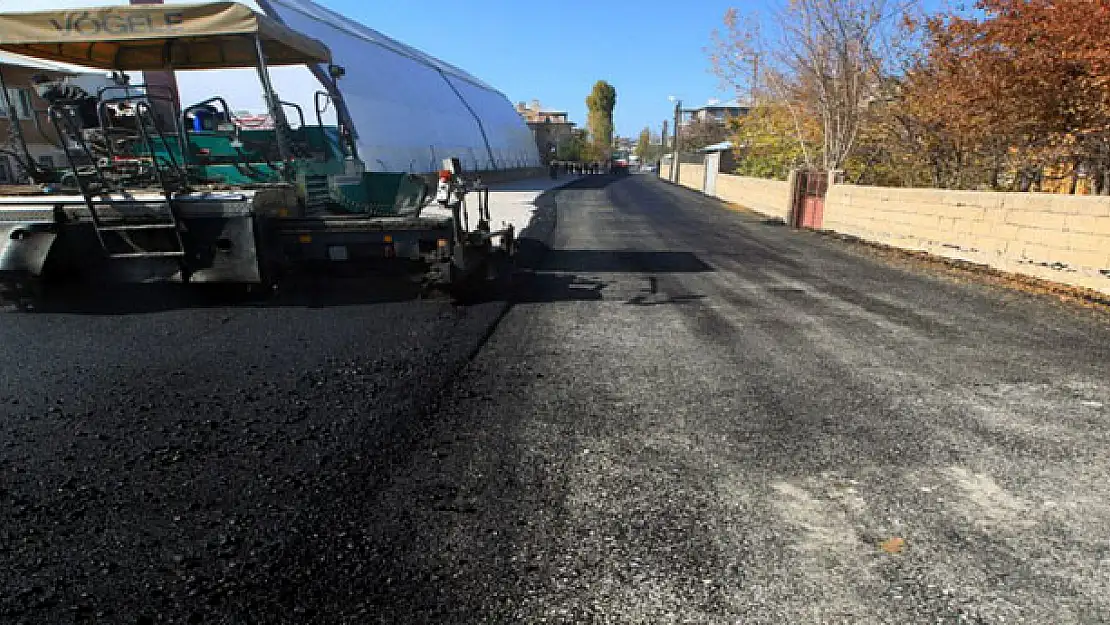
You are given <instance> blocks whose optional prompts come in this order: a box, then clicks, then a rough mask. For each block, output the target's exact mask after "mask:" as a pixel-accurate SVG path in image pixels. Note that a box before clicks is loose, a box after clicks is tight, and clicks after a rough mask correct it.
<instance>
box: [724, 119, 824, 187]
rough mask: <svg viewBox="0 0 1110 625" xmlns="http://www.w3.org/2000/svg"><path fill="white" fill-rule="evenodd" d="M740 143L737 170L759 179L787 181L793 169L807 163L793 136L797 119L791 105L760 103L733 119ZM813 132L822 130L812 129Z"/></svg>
mask: <svg viewBox="0 0 1110 625" xmlns="http://www.w3.org/2000/svg"><path fill="white" fill-rule="evenodd" d="M728 123H729V127H730V129H731V130H732V142H733V143H734V144H735V145H736V148H735V149H736V154H737V156H738V157H739V158H738V159H737V168H736V169H737V172H736V173H739V174H741V175H745V176H754V177H757V178H775V179H779V180H785V179H786V177H787V176H788V175H789V174H790V170H791V169H794V168H796V167H800V166H801V165H802V164H803V163H804V162H805V155H804V154H803V153H802V149H801V146H800V144H799V142H798V141H797V139H796V138H795V137H794V136H793V135H794V133H795V126H794V120H793V118H792V117H791V115H790V112H789V111H788V110H787V108H786V107H785V106H783V105H781V104H778V103H776V102H765V103H761V104H759V105H757V106H756V107H755V108H753V109H752V110H751V111H750V112H749V113H748V114H747V115H743V116H741V117H736V118H733V119H730V120H729V122H728ZM810 132H811V134H815V133H816V132H819V130H817V129H811V130H810Z"/></svg>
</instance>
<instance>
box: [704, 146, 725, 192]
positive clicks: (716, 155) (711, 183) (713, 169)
mask: <svg viewBox="0 0 1110 625" xmlns="http://www.w3.org/2000/svg"><path fill="white" fill-rule="evenodd" d="M720 170H721V153H720V152H710V153H709V154H706V155H705V184H704V185H703V186H702V188H703V189H705V194H706V195H711V196H713V197H716V196H717V172H719V171H720Z"/></svg>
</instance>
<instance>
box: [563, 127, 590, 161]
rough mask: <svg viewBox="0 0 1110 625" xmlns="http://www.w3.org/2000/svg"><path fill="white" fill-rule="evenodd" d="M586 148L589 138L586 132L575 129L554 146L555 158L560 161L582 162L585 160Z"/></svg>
mask: <svg viewBox="0 0 1110 625" xmlns="http://www.w3.org/2000/svg"><path fill="white" fill-rule="evenodd" d="M588 147H589V136H588V135H587V134H586V131H585V130H580V129H575V130H573V131H572V132H571V134H570V136H568V137H565V138H564V139H563V140H562V141H560V142H559V145H558V146H556V148H555V157H556V158H557V159H559V160H560V161H583V160H586V158H585V156H586V152H587V148H588Z"/></svg>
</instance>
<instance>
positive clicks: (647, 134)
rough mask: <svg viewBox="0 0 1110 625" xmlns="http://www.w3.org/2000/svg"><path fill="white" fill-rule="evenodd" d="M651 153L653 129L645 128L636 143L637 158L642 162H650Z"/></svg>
mask: <svg viewBox="0 0 1110 625" xmlns="http://www.w3.org/2000/svg"><path fill="white" fill-rule="evenodd" d="M650 152H651V128H648V127H647V126H644V129H643V130H641V131H640V138H639V140H638V141H636V156H637V157H639V158H640V160H641V161H646V160H648V154H649V153H650Z"/></svg>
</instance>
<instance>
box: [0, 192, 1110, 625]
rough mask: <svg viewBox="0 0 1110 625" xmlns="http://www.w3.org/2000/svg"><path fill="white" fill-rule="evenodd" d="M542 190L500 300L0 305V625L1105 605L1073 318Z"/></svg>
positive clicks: (1098, 408)
mask: <svg viewBox="0 0 1110 625" xmlns="http://www.w3.org/2000/svg"><path fill="white" fill-rule="evenodd" d="M543 206H544V208H543V210H541V217H542V219H541V221H540V222H539V224H538V225H537V226H536V227H535V228H533V230H532V232H531V236H532V238H531V239H530V240H526V241H525V242H524V252H525V260H526V261H527V262H526V263H525V264H526V265H528V269H527V270H526V271H524V272H522V275H520V276H518V279H517V280H516V284H515V287H514V290H513V291H511V300H512V301H511V303H510V302H505V301H498V300H494V301H486V302H482V303H471V304H468V305H465V306H462V305H456V304H453V303H451V302H450V301H447V300H445V299H443V298H431V299H420V298H417V297H416V295H415V290H413V289H406V288H401V287H396V286H388V285H387V284H386V283H385V282H384V281H377V280H361V279H353V278H345V279H338V278H337V279H336V280H335V281H334V283H331V282H329V283H328V284H326V285H318V286H316V287H313V286H311V285H309V286H303V285H302V286H303V289H304V291H303V292H301V293H299V294H295V295H288V296H282V297H279V298H277V299H276V300H275V301H272V302H269V303H266V304H262V305H252V304H239V305H231V304H222V303H212V302H204V303H197V302H194V301H192V299H190V298H180V297H178V296H176V295H173V296H171V295H157V296H154V295H152V294H151V293H149V292H145V291H144V292H142V293H140V294H138V295H135V294H133V293H132V294H120V293H111V294H107V293H105V294H101V295H98V294H93V295H92V296H90V297H86V298H85V299H84V300H83V301H81V302H78V303H75V304H73V305H72V306H69V307H68V308H67V307H56V308H49V307H48V308H46V309H44V310H42V311H40V312H37V313H18V312H6V313H5V314H3V315H0V363H3V364H2V365H0V382H2V383H0V462H2V470H3V473H2V474H0V622H3V623H9V622H10V623H68V622H101V623H372V622H382V623H435V622H463V623H473V622H524V623H533V622H561V623H583V622H598V623H608V622H620V623H625V622H627V623H666V622H692V623H963V622H970V623H976V622H979V623H1003V622H1005V623H1020V622H1025V623H1048V622H1051V623H1096V622H1107V621H1110V592H1108V591H1110V540H1108V538H1107V536H1108V535H1110V534H1108V533H1107V528H1108V527H1110V479H1108V478H1110V460H1108V454H1107V450H1108V445H1110V428H1108V426H1107V419H1108V418H1110V380H1108V373H1110V328H1108V327H1107V326H1106V325H1105V324H1103V323H1100V322H1099V321H1097V320H1096V319H1095V318H1093V317H1092V316H1090V315H1087V314H1085V313H1082V312H1076V311H1072V310H1069V309H1067V308H1064V307H1062V306H1059V305H1056V304H1053V303H1051V302H1049V301H1046V300H1043V299H1039V298H1037V297H1036V296H1032V295H1027V294H1024V293H1018V292H1010V291H1006V290H1003V289H1001V288H997V287H988V286H982V285H975V284H966V283H957V282H954V281H951V280H946V279H944V278H943V277H941V276H935V275H927V274H925V273H919V272H916V271H913V270H910V269H907V268H895V267H891V266H886V265H883V264H880V263H879V262H878V261H876V260H874V259H869V258H867V257H865V256H863V255H861V254H858V253H855V252H854V251H853V249H852V248H851V246H850V245H846V244H844V243H842V242H836V241H830V240H828V239H826V238H824V237H821V236H818V235H814V234H812V233H802V232H797V231H793V230H790V229H788V228H785V227H781V226H776V225H772V224H769V223H765V222H764V221H762V220H760V219H757V218H755V217H752V216H750V215H747V214H743V213H739V212H734V211H730V210H728V209H726V208H725V207H723V206H722V205H720V204H719V203H717V202H715V201H713V200H710V199H707V198H704V197H701V196H700V195H698V194H695V193H693V192H690V191H687V190H685V189H680V188H677V187H674V186H672V185H669V184H666V183H663V182H660V181H658V180H655V179H653V178H650V177H648V176H630V177H623V178H611V177H605V176H588V177H586V178H585V179H583V180H581V181H579V182H576V183H573V184H571V185H569V186H568V187H566V188H564V189H562V190H560V191H557V192H554V193H552V194H549V195H547V196H545V198H544V202H543ZM495 217H496V215H495Z"/></svg>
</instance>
